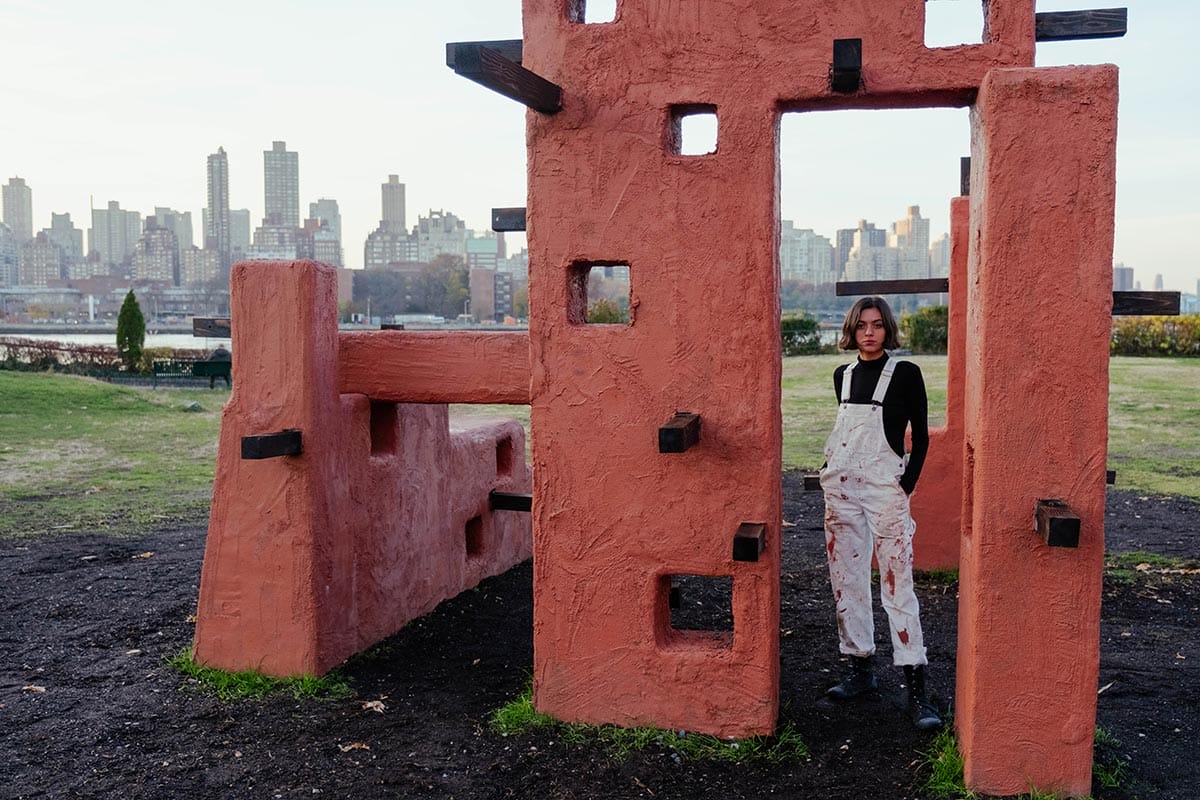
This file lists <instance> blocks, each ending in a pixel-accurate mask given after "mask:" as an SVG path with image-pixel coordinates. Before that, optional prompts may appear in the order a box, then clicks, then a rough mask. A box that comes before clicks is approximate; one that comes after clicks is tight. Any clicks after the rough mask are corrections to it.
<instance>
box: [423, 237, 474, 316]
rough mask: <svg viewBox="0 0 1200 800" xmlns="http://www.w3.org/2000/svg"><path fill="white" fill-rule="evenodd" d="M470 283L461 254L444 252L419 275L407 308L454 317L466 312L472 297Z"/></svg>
mask: <svg viewBox="0 0 1200 800" xmlns="http://www.w3.org/2000/svg"><path fill="white" fill-rule="evenodd" d="M467 286H468V284H467V268H466V265H465V264H464V263H463V260H462V258H461V257H460V256H454V255H449V254H445V253H443V254H442V255H439V256H438V257H436V258H435V259H433V261H432V262H430V264H429V266H427V267H425V268H424V269H423V270H421V273H420V274H419V275H417V276H416V279H415V280H414V281H413V286H412V292H411V295H412V299H411V301H410V302H409V306H408V310H409V311H412V312H416V313H419V314H437V315H439V316H442V317H445V318H446V319H454V318H455V317H457V316H458V315H459V314H461V313H463V306H464V304H465V303H466V300H467V298H468V297H470V292H469V290H468V288H467Z"/></svg>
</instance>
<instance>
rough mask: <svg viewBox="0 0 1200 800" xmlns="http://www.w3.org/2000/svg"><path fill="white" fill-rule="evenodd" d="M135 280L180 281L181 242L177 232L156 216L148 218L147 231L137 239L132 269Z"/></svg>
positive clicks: (174, 282)
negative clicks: (163, 224)
mask: <svg viewBox="0 0 1200 800" xmlns="http://www.w3.org/2000/svg"><path fill="white" fill-rule="evenodd" d="M130 272H131V274H132V276H133V279H134V280H142V281H159V282H161V283H168V284H170V285H172V286H174V285H176V284H177V283H178V276H179V244H178V242H177V241H176V240H175V234H174V233H173V232H172V231H171V230H170V229H169V228H165V227H163V226H162V225H159V224H158V219H157V218H156V217H147V218H146V231H145V233H143V234H142V235H141V238H139V239H138V241H137V246H136V247H135V248H134V251H133V258H132V260H131V270H130Z"/></svg>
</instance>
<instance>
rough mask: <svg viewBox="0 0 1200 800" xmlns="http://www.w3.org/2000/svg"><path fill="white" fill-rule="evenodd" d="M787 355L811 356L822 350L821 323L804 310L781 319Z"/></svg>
mask: <svg viewBox="0 0 1200 800" xmlns="http://www.w3.org/2000/svg"><path fill="white" fill-rule="evenodd" d="M779 329H780V334H781V336H782V338H783V354H784V355H785V356H810V355H816V354H817V353H820V352H821V331H820V323H819V322H818V321H817V320H816V319H815V318H814V317H810V316H808V315H807V314H805V313H804V312H801V313H800V314H799V315H798V316H795V315H788V316H786V317H784V318H783V319H781V320H780V321H779Z"/></svg>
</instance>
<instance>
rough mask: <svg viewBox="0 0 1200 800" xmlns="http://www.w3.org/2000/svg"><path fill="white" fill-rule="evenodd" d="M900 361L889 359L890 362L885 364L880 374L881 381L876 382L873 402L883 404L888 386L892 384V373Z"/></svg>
mask: <svg viewBox="0 0 1200 800" xmlns="http://www.w3.org/2000/svg"><path fill="white" fill-rule="evenodd" d="M898 363H900V362H898V361H895V360H893V359H890V358H889V359H888V362H887V363H886V364H884V365H883V371H882V372H881V373H880V375H879V383H877V384H875V394H873V395H872V396H871V402H872V403H874V404H875V405H877V406H881V405H883V398H884V395H886V394H887V390H888V386H889V385H891V382H892V375H893V374H894V373H895V372H896V365H897V364H898Z"/></svg>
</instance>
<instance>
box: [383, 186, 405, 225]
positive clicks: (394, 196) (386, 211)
mask: <svg viewBox="0 0 1200 800" xmlns="http://www.w3.org/2000/svg"><path fill="white" fill-rule="evenodd" d="M379 227H380V229H382V230H383V231H386V232H387V233H408V228H407V219H406V217H405V211H404V184H403V183H401V182H400V176H399V175H388V182H387V183H385V184H383V220H382V221H381V222H380V224H379Z"/></svg>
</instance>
